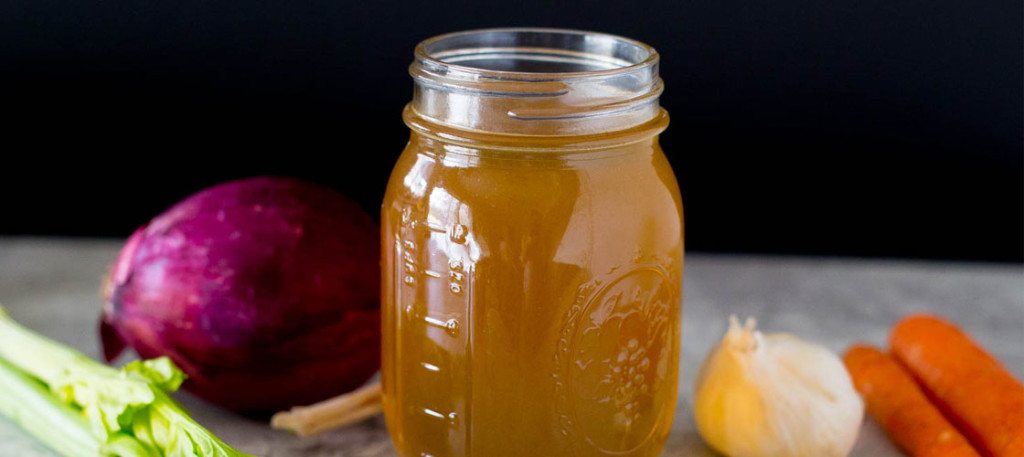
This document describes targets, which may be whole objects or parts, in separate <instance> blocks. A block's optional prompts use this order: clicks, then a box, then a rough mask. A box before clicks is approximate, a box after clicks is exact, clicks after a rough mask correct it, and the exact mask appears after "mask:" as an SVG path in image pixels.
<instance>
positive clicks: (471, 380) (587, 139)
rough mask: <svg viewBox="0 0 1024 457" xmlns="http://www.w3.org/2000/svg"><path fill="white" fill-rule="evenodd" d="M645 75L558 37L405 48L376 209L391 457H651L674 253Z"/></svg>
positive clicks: (670, 346) (663, 120)
mask: <svg viewBox="0 0 1024 457" xmlns="http://www.w3.org/2000/svg"><path fill="white" fill-rule="evenodd" d="M657 63H658V56H657V53H656V52H655V51H654V50H653V49H652V48H650V47H649V46H647V45H644V44H642V43H639V42H636V41H633V40H629V39H625V38H621V37H615V36H611V35H604V34H596V33H590V32H576V31H565V30H544V29H502V30H483V31H473V32H462V33H455V34H449V35H443V36H439V37H436V38H432V39H429V40H427V41H424V42H423V43H421V44H420V45H419V46H418V47H417V48H416V54H415V60H414V62H413V64H412V65H411V67H410V72H411V74H412V76H413V79H414V82H415V84H414V95H413V101H412V102H411V103H410V104H409V105H408V106H407V107H406V109H405V113H404V117H405V121H406V123H407V124H408V125H409V127H410V129H411V131H412V135H411V138H410V141H409V144H408V146H407V148H406V149H405V151H404V152H403V153H402V155H401V156H400V158H399V159H398V163H397V164H396V166H395V169H394V171H393V173H392V176H391V181H390V183H389V185H388V190H387V195H386V197H385V200H384V205H383V209H382V230H383V237H382V239H383V259H384V261H383V265H382V269H383V270H382V271H383V278H384V281H383V303H382V309H383V312H384V329H383V330H384V333H383V335H384V344H383V351H384V352H383V369H382V381H383V384H384V406H385V415H386V419H387V424H388V428H389V430H390V433H391V435H392V438H393V440H394V442H395V446H396V448H397V449H398V452H399V454H400V455H402V456H403V457H426V456H430V457H461V456H477V457H506V456H507V457H523V456H531V455H532V456H624V457H652V456H657V455H659V454H660V452H661V449H662V447H663V445H664V442H665V439H666V437H667V435H668V431H669V428H670V426H671V421H672V416H673V413H674V411H675V406H676V385H677V377H678V360H679V336H680V335H679V329H680V314H679V313H680V305H681V304H680V298H681V284H682V269H683V263H682V256H683V237H682V207H681V203H680V197H679V190H678V186H677V183H676V180H675V177H674V175H673V174H672V169H671V168H670V167H669V164H668V162H667V161H666V159H665V156H664V154H663V153H662V151H661V148H660V146H659V145H658V134H659V133H661V132H662V131H663V130H664V129H665V127H666V126H667V124H668V117H667V114H666V113H665V111H664V110H663V109H661V108H660V106H659V105H658V96H659V95H660V93H661V90H662V85H661V79H660V78H659V76H658V65H657Z"/></svg>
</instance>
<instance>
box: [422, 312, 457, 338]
mask: <svg viewBox="0 0 1024 457" xmlns="http://www.w3.org/2000/svg"><path fill="white" fill-rule="evenodd" d="M423 321H424V322H426V323H428V324H430V325H433V326H434V327H438V328H441V329H444V331H446V332H448V334H449V335H451V336H456V335H458V333H459V321H457V320H455V319H448V320H446V321H443V320H441V319H437V318H433V317H430V316H427V317H424V318H423Z"/></svg>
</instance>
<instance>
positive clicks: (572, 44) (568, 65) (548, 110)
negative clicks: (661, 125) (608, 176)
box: [406, 29, 664, 137]
mask: <svg viewBox="0 0 1024 457" xmlns="http://www.w3.org/2000/svg"><path fill="white" fill-rule="evenodd" d="M409 72H410V74H411V75H412V77H413V81H414V89H413V100H412V102H411V103H410V104H409V107H408V111H407V113H406V119H407V122H408V121H409V119H410V118H413V119H415V118H419V119H421V120H422V121H423V122H424V123H425V124H432V125H437V126H443V127H444V128H448V129H453V130H459V131H465V132H475V133H476V134H494V135H514V136H545V137H574V136H594V135H603V134H607V133H609V132H619V131H629V130H631V129H635V128H637V127H638V126H644V125H647V124H650V123H652V122H654V121H656V120H658V119H659V117H663V116H664V111H663V110H662V109H661V108H660V106H659V105H658V97H659V96H660V95H661V92H662V89H663V85H662V81H661V78H660V77H659V75H658V54H657V52H656V51H655V50H654V49H653V48H651V47H650V46H647V45H645V44H643V43H640V42H637V41H633V40H629V39H626V38H622V37H617V36H613V35H606V34H599V33H593V32H580V31H572V30H555V29H491V30H479V31H470V32H460V33H454V34H448V35H441V36H438V37H435V38H431V39H428V40H426V41H424V42H422V43H420V45H419V46H417V47H416V58H415V60H414V61H413V63H412V65H411V66H410V68H409ZM412 124H413V123H412V122H410V126H412Z"/></svg>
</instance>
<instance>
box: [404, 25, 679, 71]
mask: <svg viewBox="0 0 1024 457" xmlns="http://www.w3.org/2000/svg"><path fill="white" fill-rule="evenodd" d="M531 35H533V36H535V37H538V38H543V37H546V38H554V37H562V38H563V44H570V45H578V46H579V47H581V48H582V49H569V48H567V47H565V46H563V47H557V46H554V45H550V44H549V45H544V44H541V45H539V46H529V47H521V46H518V45H512V46H494V44H495V43H494V42H495V41H497V42H501V41H502V38H505V39H508V38H511V37H529V36H531ZM573 39H575V40H576V41H575V42H574V41H573ZM459 44H463V45H468V46H467V47H454V48H451V49H446V48H445V46H446V45H449V46H458V45H459ZM474 46H475V47H474ZM517 49H518V50H529V51H532V52H525V53H524V52H522V51H516V50H517ZM615 50H619V51H630V52H633V53H635V54H636V55H635V56H634V57H633V58H632V59H629V58H625V57H616V56H615V55H614V54H612V52H614V51H615ZM495 52H499V53H502V54H500V55H501V56H502V57H504V58H505V59H506V60H507V59H509V56H510V55H511V54H518V55H517V56H516V57H515V58H516V59H519V60H541V59H543V60H549V61H553V62H552V63H563V64H566V63H568V64H577V65H592V66H598V65H601V64H604V65H605V66H607V68H601V69H594V70H576V71H521V70H506V69H493V68H486V67H480V66H474V65H467V64H464V63H463V62H465V61H467V60H474V59H479V58H487V57H488V56H491V55H492V54H491V53H495ZM414 55H415V63H414V66H415V64H416V63H418V64H420V65H421V66H424V67H426V68H428V69H444V70H445V71H444V74H445V76H446V77H449V78H452V77H454V78H455V79H464V78H465V79H479V78H484V79H495V80H504V81H524V82H525V81H551V80H560V81H561V80H574V79H579V78H599V77H603V76H617V75H622V74H626V73H633V72H637V71H648V70H647V69H650V68H651V67H656V66H657V65H658V63H659V60H660V56H659V54H658V52H657V51H656V50H655V49H654V47H652V46H650V45H648V44H646V43H644V42H641V41H638V40H634V39H631V38H626V37H623V36H619V35H614V34H610V33H603V32H593V31H588V30H576V29H563V28H545V27H503V28H489V29H474V30H465V31H459V32H451V33H445V34H442V35H437V36H434V37H431V38H427V39H426V40H423V41H421V42H420V43H419V44H417V45H416V49H415V51H414ZM530 56H532V57H530ZM452 57H454V59H453V58H452ZM428 71H429V70H428ZM432 73H433V72H432ZM413 76H414V77H416V76H417V75H416V74H415V72H414V73H413Z"/></svg>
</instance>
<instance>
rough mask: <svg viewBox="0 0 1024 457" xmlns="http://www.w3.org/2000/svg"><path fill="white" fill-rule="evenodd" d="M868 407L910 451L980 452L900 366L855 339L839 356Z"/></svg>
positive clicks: (936, 455) (927, 456) (938, 454)
mask: <svg viewBox="0 0 1024 457" xmlns="http://www.w3.org/2000/svg"><path fill="white" fill-rule="evenodd" d="M843 363H845V364H846V369H847V371H849V372H850V377H851V378H853V385H854V387H855V388H856V389H857V391H858V392H860V394H861V396H862V397H864V402H865V403H866V404H867V410H868V413H869V414H871V417H874V418H875V421H877V422H878V423H879V424H881V425H882V427H883V428H884V429H885V431H886V433H888V434H889V437H890V438H891V439H892V440H893V441H894V442H895V443H896V445H898V446H899V447H901V448H903V450H905V451H906V452H907V453H908V454H910V455H912V456H914V457H978V453H977V451H975V450H974V448H973V447H971V445H970V443H968V442H967V438H964V436H963V435H961V434H960V432H958V431H957V429H956V428H955V427H953V425H952V424H950V423H949V421H947V420H946V418H945V417H943V416H942V413H941V412H939V410H938V408H936V407H935V405H932V404H931V402H929V401H928V397H926V396H925V394H924V392H922V391H921V389H920V388H919V387H918V386H917V384H915V383H914V379H913V378H911V377H910V374H909V373H907V372H906V371H905V370H904V369H903V367H901V366H900V365H899V363H897V362H896V360H894V359H893V358H892V357H890V356H889V355H887V354H885V353H883V352H881V351H879V350H878V349H875V348H873V347H871V346H863V345H855V346H853V347H851V348H850V349H848V350H847V351H846V354H845V355H844V356H843Z"/></svg>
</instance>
